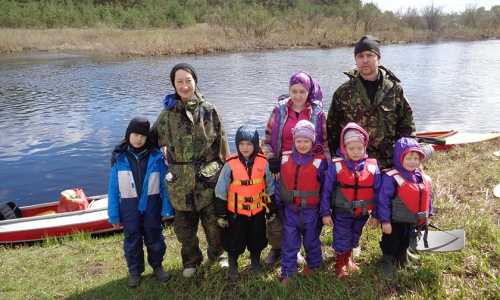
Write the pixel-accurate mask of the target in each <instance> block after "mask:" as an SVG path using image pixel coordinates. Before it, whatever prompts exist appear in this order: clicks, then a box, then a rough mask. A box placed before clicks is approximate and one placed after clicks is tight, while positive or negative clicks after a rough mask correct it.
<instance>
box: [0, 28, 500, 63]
mask: <svg viewBox="0 0 500 300" xmlns="http://www.w3.org/2000/svg"><path fill="white" fill-rule="evenodd" d="M332 28H335V30H333V29H332ZM363 34H364V33H363V32H362V31H360V30H357V31H353V30H352V29H351V28H349V27H348V26H346V25H342V24H341V23H339V21H337V20H328V21H325V24H322V25H321V26H317V27H316V26H305V27H300V28H294V29H292V30H290V29H287V28H283V29H276V30H274V31H272V32H270V33H268V34H266V35H265V36H263V37H257V36H255V35H253V34H245V33H242V32H238V31H236V30H231V29H228V28H225V27H221V26H217V25H210V24H196V25H193V26H188V27H185V28H165V29H143V30H131V29H128V30H124V29H113V28H60V29H12V28H0V40H1V41H2V43H0V54H4V55H5V54H12V53H23V52H38V51H44V52H46V51H49V52H84V53H88V54H95V55H110V56H161V55H184V54H188V55H189V54H197V55H199V54H208V53H221V52H241V51H256V50H273V49H291V48H326V49H328V48H335V47H344V46H352V45H353V43H355V42H356V41H357V40H358V39H359V37H361V36H362V35H363ZM372 34H375V35H376V36H377V37H379V38H380V39H381V40H382V42H383V43H384V44H400V43H415V42H422V43H427V42H436V41H449V40H459V41H471V40H482V39H490V38H497V37H500V32H484V31H482V30H469V29H467V30H466V29H462V30H456V29H446V30H444V31H442V32H440V33H435V32H432V31H428V30H413V29H409V28H399V29H394V30H389V31H378V32H373V33H372Z"/></svg>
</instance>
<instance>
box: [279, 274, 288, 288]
mask: <svg viewBox="0 0 500 300" xmlns="http://www.w3.org/2000/svg"><path fill="white" fill-rule="evenodd" d="M279 281H280V283H281V285H282V286H284V287H287V286H288V283H289V282H290V278H289V277H286V276H280V277H279Z"/></svg>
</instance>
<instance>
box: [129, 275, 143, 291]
mask: <svg viewBox="0 0 500 300" xmlns="http://www.w3.org/2000/svg"><path fill="white" fill-rule="evenodd" d="M139 283H141V276H140V275H135V274H130V275H129V276H128V280H127V285H128V287H131V288H136V287H138V286H139Z"/></svg>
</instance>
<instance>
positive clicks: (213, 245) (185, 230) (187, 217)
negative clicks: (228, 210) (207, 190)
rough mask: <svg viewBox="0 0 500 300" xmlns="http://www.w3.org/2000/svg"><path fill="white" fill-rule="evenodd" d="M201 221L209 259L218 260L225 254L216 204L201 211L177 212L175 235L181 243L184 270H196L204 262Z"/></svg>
mask: <svg viewBox="0 0 500 300" xmlns="http://www.w3.org/2000/svg"><path fill="white" fill-rule="evenodd" d="M200 220H201V225H202V226H203V230H204V231H205V237H206V239H207V243H208V248H207V256H208V258H209V259H210V260H217V258H218V257H219V256H220V255H221V254H222V252H223V250H222V244H221V233H220V229H219V227H218V226H217V217H216V215H215V204H214V203H212V204H209V205H208V206H205V207H204V208H202V209H201V210H199V211H195V210H193V211H176V212H175V219H174V224H173V225H174V232H175V235H176V236H177V239H178V240H179V242H180V243H181V256H182V265H183V266H184V268H194V267H196V266H198V265H200V264H201V263H202V261H203V254H202V253H201V250H200V245H199V244H200V242H199V240H198V235H197V234H198V223H199V222H200Z"/></svg>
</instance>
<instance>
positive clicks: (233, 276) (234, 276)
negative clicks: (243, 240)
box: [227, 255, 239, 282]
mask: <svg viewBox="0 0 500 300" xmlns="http://www.w3.org/2000/svg"><path fill="white" fill-rule="evenodd" d="M238 277H239V276H238V256H232V255H230V256H229V270H228V271H227V279H228V280H229V281H230V282H235V281H237V280H238Z"/></svg>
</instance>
